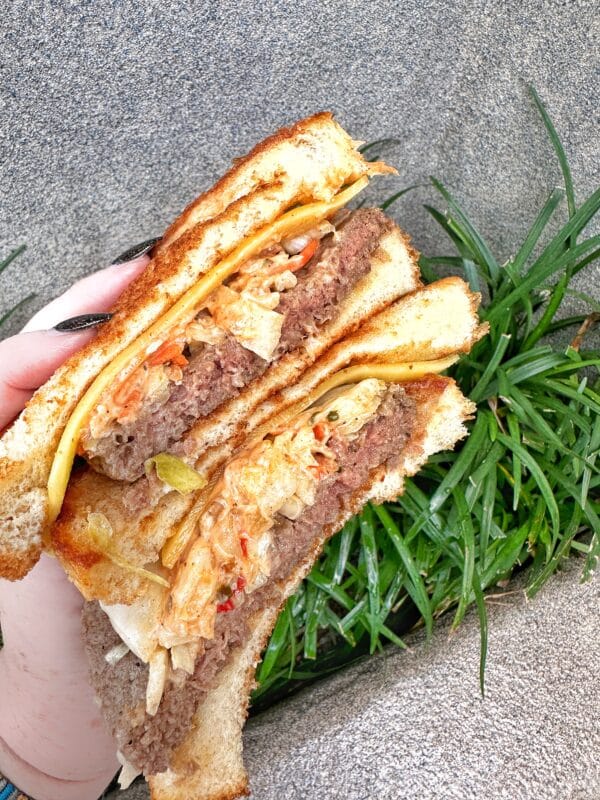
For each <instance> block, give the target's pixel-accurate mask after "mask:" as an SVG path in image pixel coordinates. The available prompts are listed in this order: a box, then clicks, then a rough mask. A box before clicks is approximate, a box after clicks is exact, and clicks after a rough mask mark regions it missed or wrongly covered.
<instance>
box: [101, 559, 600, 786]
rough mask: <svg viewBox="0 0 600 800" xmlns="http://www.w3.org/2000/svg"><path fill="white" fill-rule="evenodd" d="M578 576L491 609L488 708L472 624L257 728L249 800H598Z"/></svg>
mask: <svg viewBox="0 0 600 800" xmlns="http://www.w3.org/2000/svg"><path fill="white" fill-rule="evenodd" d="M580 569H581V564H577V563H571V564H570V565H569V569H568V570H567V571H566V572H565V573H564V574H562V575H559V576H557V577H555V578H553V580H552V581H551V583H550V584H548V585H546V587H545V588H544V589H543V590H542V591H541V592H540V594H539V595H538V596H537V597H536V599H535V600H533V601H531V602H527V601H526V600H525V598H524V595H523V592H522V591H520V587H521V583H520V582H516V584H515V585H514V586H513V587H512V589H511V591H512V593H511V594H508V595H506V596H505V597H503V598H488V601H487V606H488V611H489V624H490V646H489V655H488V663H487V670H486V696H485V699H482V698H481V695H480V693H479V674H478V669H479V631H478V625H477V620H476V618H475V615H474V614H471V615H470V617H468V618H467V619H466V620H465V623H464V625H463V627H461V628H459V630H458V631H457V633H455V634H453V635H452V636H450V634H449V622H450V620H448V619H447V620H446V622H445V623H444V624H442V625H440V626H439V627H438V628H437V630H436V632H435V635H434V637H433V640H432V641H431V642H430V643H427V642H426V641H425V639H424V636H423V635H421V634H419V635H416V636H412V637H408V639H407V643H408V644H409V646H410V651H409V652H402V651H398V650H395V649H394V648H389V649H388V650H386V651H385V653H384V655H383V656H377V657H375V658H372V659H366V660H365V661H364V662H363V663H362V664H360V665H358V666H355V667H354V668H352V669H349V670H346V671H344V672H341V673H339V674H337V675H335V676H334V677H333V678H331V679H328V680H326V681H323V682H322V683H320V684H318V685H317V686H315V687H313V688H311V689H309V690H307V691H304V692H302V693H300V694H298V695H296V697H294V698H292V699H291V700H289V701H287V702H286V703H284V704H282V705H280V706H276V707H275V708H273V709H271V710H269V711H268V712H266V713H264V714H262V715H260V716H259V717H256V718H255V719H252V720H251V721H250V722H249V724H248V725H247V728H246V732H245V758H246V764H247V767H248V770H249V773H250V778H251V786H252V790H253V791H252V800H281V799H282V798H285V799H286V800H483V798H485V800H598V797H600V759H599V757H598V756H599V754H600V726H599V725H598V719H599V718H600V689H599V686H598V678H597V673H598V664H599V663H600V637H599V636H598V628H599V625H598V614H599V611H600V580H598V578H596V579H595V580H594V581H593V582H591V583H587V584H585V585H583V586H582V585H581V584H580V583H579V575H580ZM119 797H122V798H123V797H125V798H126V799H127V800H147V798H148V797H149V795H148V792H147V789H146V786H145V784H143V783H141V784H136V785H134V786H133V787H132V788H131V789H130V790H129V792H127V793H125V795H123V794H121V795H114V796H113V797H111V800H119ZM190 800H191V798H190Z"/></svg>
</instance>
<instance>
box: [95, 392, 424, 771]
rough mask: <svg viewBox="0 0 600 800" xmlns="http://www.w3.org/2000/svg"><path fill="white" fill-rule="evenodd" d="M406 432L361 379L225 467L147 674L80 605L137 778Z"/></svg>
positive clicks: (102, 695) (392, 399)
mask: <svg viewBox="0 0 600 800" xmlns="http://www.w3.org/2000/svg"><path fill="white" fill-rule="evenodd" d="M415 424H416V408H415V401H414V400H413V399H412V397H411V396H410V393H409V392H406V391H405V390H404V389H403V388H402V387H401V386H399V385H395V384H387V383H385V382H384V381H382V380H377V379H374V378H373V379H366V380H363V381H361V382H360V383H358V384H356V385H354V386H350V387H348V386H346V387H344V388H342V389H341V390H340V389H338V390H335V391H333V392H331V393H329V394H328V395H326V396H325V397H324V398H323V399H322V400H321V401H320V402H319V404H318V405H317V406H312V407H311V408H309V409H307V411H306V412H303V413H302V414H300V415H299V416H298V417H297V418H295V419H294V420H293V422H292V423H289V424H287V425H286V426H285V427H284V428H282V429H281V430H274V431H272V433H271V434H270V435H269V436H267V437H265V438H264V439H263V440H261V441H260V442H258V443H257V444H255V445H254V446H253V447H252V448H251V449H250V450H247V451H243V452H242V453H240V454H239V455H238V456H236V457H235V458H234V459H233V460H232V461H230V462H229V464H228V466H227V467H226V468H225V470H224V472H223V474H222V476H221V478H220V479H219V481H218V483H217V484H215V486H214V488H213V489H212V490H211V492H210V494H209V497H208V498H207V502H206V504H205V506H204V507H203V511H202V513H201V515H200V516H199V518H198V520H197V523H196V527H195V532H194V538H193V539H192V541H191V542H190V543H189V544H188V546H187V549H186V550H185V552H184V554H183V556H182V557H181V559H180V561H179V563H178V564H177V566H176V567H175V568H174V571H173V573H172V579H171V588H170V590H169V591H168V592H167V593H166V598H165V602H164V603H163V606H162V614H161V615H160V620H159V621H158V622H157V625H156V626H155V629H154V630H153V631H152V632H151V637H152V638H153V640H154V641H155V649H154V654H153V655H152V656H151V657H150V658H148V660H149V661H150V666H149V665H148V664H146V663H144V660H146V659H145V658H144V659H143V658H140V657H139V653H138V654H137V655H136V653H135V652H133V651H131V652H127V654H126V655H124V656H122V650H120V651H119V650H118V648H119V647H120V646H122V641H121V639H120V638H119V636H118V635H117V634H116V633H115V630H114V629H113V627H112V626H111V622H110V619H109V617H108V616H107V614H105V613H104V611H103V610H102V609H101V608H100V606H99V605H98V604H95V603H90V604H88V605H87V606H86V609H85V611H84V638H85V641H86V647H87V650H88V655H89V658H90V664H91V677H92V684H93V686H94V688H95V690H96V693H97V695H98V697H99V699H100V701H101V705H102V709H103V713H104V715H105V718H106V720H107V722H108V724H109V726H110V728H111V730H112V733H113V735H114V736H115V738H116V740H117V742H118V746H119V749H120V751H121V752H122V753H123V755H124V757H125V758H126V759H127V761H128V762H129V763H130V764H133V765H134V766H135V767H136V768H137V769H138V770H140V771H143V772H144V773H145V774H147V775H148V774H156V773H159V772H162V771H164V770H165V769H167V768H168V766H169V764H170V759H171V756H172V753H173V751H174V750H175V748H176V747H177V746H178V745H179V744H180V743H181V741H182V740H183V739H184V738H185V736H186V734H187V732H188V731H189V726H190V723H191V720H192V717H193V715H194V713H195V710H196V708H197V707H198V705H199V704H200V703H201V701H202V699H203V698H204V697H205V695H206V694H207V692H208V691H209V690H210V688H211V687H212V686H213V685H214V684H215V681H216V679H217V676H218V673H219V672H220V670H222V669H223V667H224V666H225V665H226V664H227V663H228V661H229V660H230V659H231V658H232V656H233V655H234V653H235V652H236V649H237V648H239V647H241V646H243V645H244V644H245V643H246V642H247V641H248V640H249V638H250V637H251V635H252V618H253V616H254V615H255V614H256V613H257V612H259V611H260V610H261V609H263V608H276V607H278V606H279V605H280V604H281V603H282V602H283V600H284V599H285V594H284V588H285V585H286V583H287V581H288V580H289V579H290V577H291V576H293V575H294V574H295V572H296V570H297V569H298V568H299V567H300V566H301V565H302V564H304V563H307V562H309V561H311V560H312V558H313V556H314V553H315V551H316V550H317V549H318V548H319V547H320V546H321V544H322V541H323V537H324V535H326V534H328V533H331V532H332V531H330V530H328V526H330V525H334V524H335V523H336V521H337V520H339V519H340V518H341V517H342V516H343V514H344V512H346V513H348V512H349V511H350V510H351V506H350V503H351V500H352V497H353V495H354V494H355V493H356V492H357V490H359V489H360V488H361V487H363V486H365V485H366V484H368V483H369V481H370V480H371V481H372V480H373V479H374V473H375V471H376V470H377V468H381V467H387V468H389V467H392V466H394V464H395V462H397V461H398V459H399V457H400V454H401V453H402V451H403V449H404V448H405V446H406V444H407V442H408V440H409V438H410V436H411V433H412V431H413V429H414V428H415ZM124 638H125V640H126V641H127V637H124ZM115 648H117V649H115ZM168 648H170V651H169V649H168ZM117 651H118V656H119V657H118V658H114V657H113V656H114V654H115V653H116V652H117ZM169 655H170V658H169ZM107 656H108V658H107ZM121 656H122V657H121ZM157 684H158V685H159V689H158V694H157V692H156V688H157Z"/></svg>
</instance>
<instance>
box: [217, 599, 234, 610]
mask: <svg viewBox="0 0 600 800" xmlns="http://www.w3.org/2000/svg"><path fill="white" fill-rule="evenodd" d="M234 608H235V606H234V604H233V596H232V597H229V598H228V599H227V600H225V602H224V603H219V604H218V605H217V613H218V614H220V613H222V612H223V611H233V609H234Z"/></svg>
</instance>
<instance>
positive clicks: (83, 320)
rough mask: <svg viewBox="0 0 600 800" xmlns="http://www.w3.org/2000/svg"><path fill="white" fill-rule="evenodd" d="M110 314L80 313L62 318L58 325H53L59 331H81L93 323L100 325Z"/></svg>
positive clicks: (90, 326)
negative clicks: (76, 315)
mask: <svg viewBox="0 0 600 800" xmlns="http://www.w3.org/2000/svg"><path fill="white" fill-rule="evenodd" d="M111 318H112V314H80V315H79V316H78V317H70V318H69V319H63V321H62V322H59V323H58V325H55V326H54V330H55V331H60V332H61V333H71V332H73V331H83V330H85V329H86V328H93V327H94V325H101V324H102V323H103V322H108V320H109V319H111Z"/></svg>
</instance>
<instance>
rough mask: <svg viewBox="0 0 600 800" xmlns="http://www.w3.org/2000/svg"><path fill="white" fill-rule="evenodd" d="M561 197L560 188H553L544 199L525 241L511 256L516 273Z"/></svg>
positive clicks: (519, 272) (526, 259)
mask: <svg viewBox="0 0 600 800" xmlns="http://www.w3.org/2000/svg"><path fill="white" fill-rule="evenodd" d="M563 197H564V192H562V191H561V190H560V189H554V190H553V191H552V192H551V194H550V196H549V197H548V199H547V200H546V202H545V204H544V206H543V208H542V210H541V211H540V213H539V214H538V216H537V219H536V220H535V222H534V223H533V225H532V226H531V228H530V230H529V233H528V234H527V236H526V238H525V241H524V242H523V244H522V245H521V247H520V248H519V250H518V251H517V254H516V256H515V257H514V258H513V262H512V264H513V269H514V270H515V272H516V273H517V274H521V272H522V271H523V267H524V266H525V264H526V263H527V261H528V259H529V257H530V256H531V254H532V252H533V248H534V247H535V246H536V244H537V243H538V241H539V239H540V236H541V235H542V233H543V232H544V229H545V228H546V225H547V224H548V222H549V221H550V218H551V217H552V215H553V214H554V212H555V211H556V208H557V206H558V204H559V203H560V201H561V200H562V198H563Z"/></svg>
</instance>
